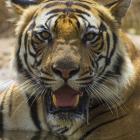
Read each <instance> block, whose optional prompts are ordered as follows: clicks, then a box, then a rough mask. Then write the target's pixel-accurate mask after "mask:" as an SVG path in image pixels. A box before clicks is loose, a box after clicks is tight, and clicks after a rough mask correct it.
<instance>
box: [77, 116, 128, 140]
mask: <svg viewBox="0 0 140 140" xmlns="http://www.w3.org/2000/svg"><path fill="white" fill-rule="evenodd" d="M125 116H126V115H123V116H120V117H118V118H115V119H112V120H109V121H107V122H103V123H101V124H99V125H98V126H95V127H93V128H91V129H90V130H89V131H87V132H86V133H85V134H84V135H83V136H82V137H81V138H80V139H79V140H84V139H86V138H87V137H88V136H89V135H90V134H91V133H93V131H95V130H96V129H98V128H100V127H102V126H104V125H106V124H109V123H112V122H114V121H117V120H119V119H122V118H124V117H125Z"/></svg>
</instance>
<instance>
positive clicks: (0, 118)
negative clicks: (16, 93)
mask: <svg viewBox="0 0 140 140" xmlns="http://www.w3.org/2000/svg"><path fill="white" fill-rule="evenodd" d="M3 94H4V95H3V98H2V102H1V104H0V136H1V135H2V132H3V127H4V124H3V123H4V122H3V121H4V120H3V109H4V101H5V97H6V93H3Z"/></svg>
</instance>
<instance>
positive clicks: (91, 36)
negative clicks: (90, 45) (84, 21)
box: [85, 33, 96, 41]
mask: <svg viewBox="0 0 140 140" xmlns="http://www.w3.org/2000/svg"><path fill="white" fill-rule="evenodd" d="M95 36H96V35H95V34H94V33H88V34H86V36H85V37H86V40H87V41H92V40H93V39H94V38H95Z"/></svg>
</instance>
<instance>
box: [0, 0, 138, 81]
mask: <svg viewBox="0 0 140 140" xmlns="http://www.w3.org/2000/svg"><path fill="white" fill-rule="evenodd" d="M108 1H109V0H108ZM11 17H12V16H11V15H10V14H9V12H8V8H6V6H5V0H0V77H1V78H0V81H3V80H9V79H11V77H13V73H12V72H10V63H11V62H10V61H11V54H12V53H13V50H14V42H15V36H14V28H15V25H14V23H12V22H11V21H10V20H11ZM122 28H123V30H124V31H126V32H127V33H128V35H129V36H130V38H132V40H133V42H134V43H135V44H136V45H137V46H140V0H132V5H131V7H130V9H129V11H128V13H127V16H126V17H125V19H124V21H123V24H122Z"/></svg>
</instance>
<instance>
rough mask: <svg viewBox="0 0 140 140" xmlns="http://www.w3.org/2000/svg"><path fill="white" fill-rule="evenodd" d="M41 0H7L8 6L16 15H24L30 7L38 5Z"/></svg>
mask: <svg viewBox="0 0 140 140" xmlns="http://www.w3.org/2000/svg"><path fill="white" fill-rule="evenodd" d="M39 1H40V0H7V2H6V3H7V6H8V7H9V8H10V9H12V11H14V13H16V14H22V13H23V11H24V9H26V8H27V7H28V6H30V5H36V4H38V3H39Z"/></svg>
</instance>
